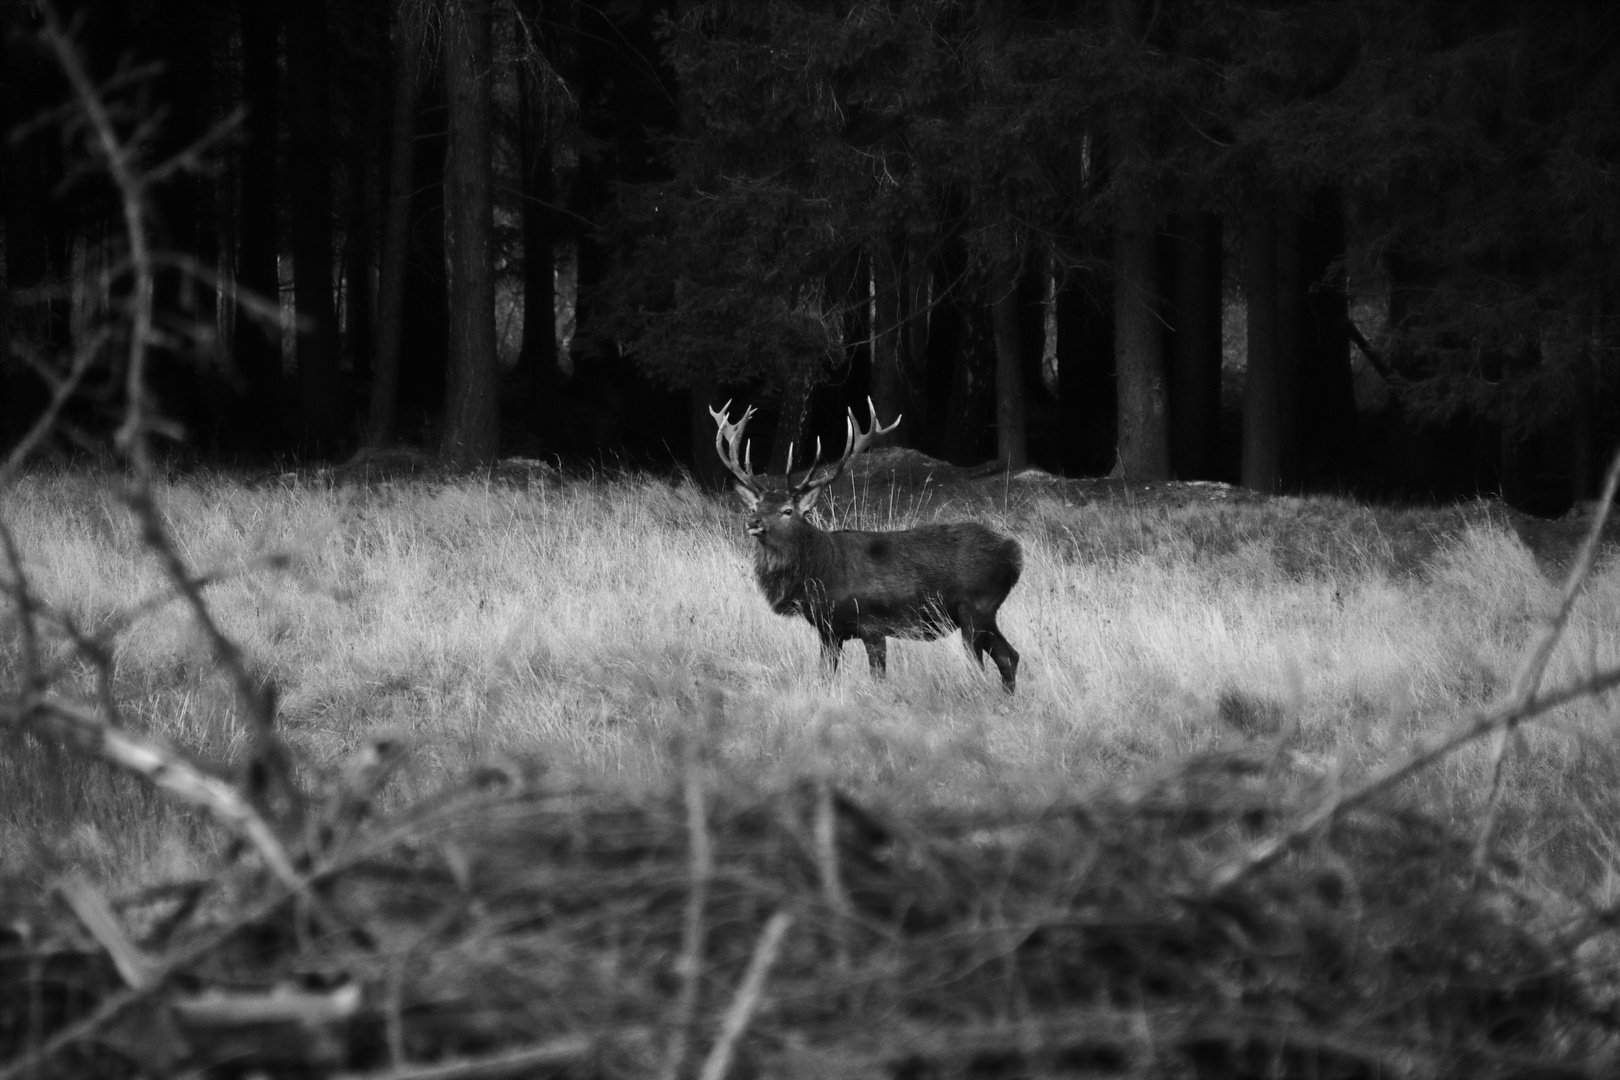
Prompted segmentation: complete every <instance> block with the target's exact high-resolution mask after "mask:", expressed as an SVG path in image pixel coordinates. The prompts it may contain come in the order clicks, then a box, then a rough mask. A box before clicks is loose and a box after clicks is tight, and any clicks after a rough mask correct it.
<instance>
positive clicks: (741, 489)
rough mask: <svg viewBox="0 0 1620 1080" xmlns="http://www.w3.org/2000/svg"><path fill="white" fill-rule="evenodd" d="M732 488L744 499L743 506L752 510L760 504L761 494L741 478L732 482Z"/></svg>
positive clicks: (738, 496)
mask: <svg viewBox="0 0 1620 1080" xmlns="http://www.w3.org/2000/svg"><path fill="white" fill-rule="evenodd" d="M731 489H732V490H733V491H735V492H736V493H737V498H739V499H741V500H742V503H743V506H744V507H746V508H747V509H749V510H752V509H754V508H755V507H757V506H758V505H759V494H758V493H757V492H755V491H754V490H753V489H752V488H750V487H749V486H748V485H747V484H744V483H743V482H742V481H741V480H739V481H737V482H736V483H734V484H732V485H731Z"/></svg>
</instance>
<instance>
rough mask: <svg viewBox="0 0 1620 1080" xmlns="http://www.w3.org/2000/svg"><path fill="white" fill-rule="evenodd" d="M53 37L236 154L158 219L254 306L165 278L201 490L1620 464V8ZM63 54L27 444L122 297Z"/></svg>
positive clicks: (6, 16)
mask: <svg viewBox="0 0 1620 1080" xmlns="http://www.w3.org/2000/svg"><path fill="white" fill-rule="evenodd" d="M57 9H58V10H59V11H61V12H62V13H63V15H64V16H65V17H67V18H70V19H73V20H74V21H75V22H74V24H75V26H76V27H77V34H78V36H79V40H80V41H81V45H82V49H83V51H84V53H85V55H86V58H87V61H88V62H89V64H90V66H91V69H92V70H93V71H95V72H97V73H98V74H99V75H100V76H101V77H102V78H106V79H111V80H114V82H113V84H112V90H111V91H110V92H111V93H112V95H113V97H114V99H115V100H116V101H119V102H121V103H122V105H123V107H124V108H125V117H124V120H123V122H124V123H127V124H130V125H136V124H140V123H142V122H144V121H147V120H151V121H155V123H152V124H151V127H150V130H149V131H147V132H146V133H145V134H144V135H143V137H144V138H146V139H149V140H150V145H151V149H152V154H153V155H154V157H155V158H158V159H162V158H165V157H168V156H172V155H175V154H179V153H182V152H184V151H186V150H187V149H188V148H190V147H193V146H195V145H197V144H198V142H199V140H203V141H205V142H206V141H208V139H209V133H210V132H213V131H215V130H216V129H218V128H219V127H220V126H221V125H222V124H225V122H226V121H227V120H228V119H230V118H235V119H236V122H235V123H233V124H229V125H227V126H228V127H229V133H228V134H227V135H226V136H225V137H224V138H223V139H222V140H221V141H219V142H218V144H217V145H216V146H215V147H214V149H213V152H212V153H211V155H210V157H209V160H210V161H211V162H213V163H214V166H215V167H213V168H211V169H204V170H200V171H197V170H186V169H182V170H177V171H176V172H175V175H174V178H173V181H172V182H170V183H168V184H166V185H165V187H164V189H163V191H162V193H161V203H160V207H159V209H160V214H161V218H162V226H163V230H164V235H163V238H162V239H163V242H164V243H165V245H166V246H167V247H168V248H169V249H171V250H174V251H177V252H181V253H183V254H185V255H186V256H188V257H190V258H193V259H195V260H196V261H197V262H198V263H200V264H201V265H203V266H204V267H206V268H209V269H210V270H211V271H212V272H213V273H214V274H215V275H216V277H217V280H218V288H216V289H212V290H206V289H205V290H200V291H199V290H197V289H185V288H180V287H178V285H176V286H175V287H171V288H167V289H165V288H163V287H162V284H163V283H162V282H160V283H159V284H160V290H159V294H158V304H159V310H160V315H161V316H162V318H163V319H164V320H165V325H167V326H168V327H170V328H171V330H172V333H171V335H170V347H169V348H168V352H169V358H168V362H167V363H165V364H164V365H163V367H162V370H161V372H160V377H159V379H158V386H157V387H156V390H157V392H158V393H159V394H160V395H161V396H162V400H163V404H164V408H165V409H166V410H167V411H168V412H169V413H170V414H171V415H172V416H174V417H175V418H176V419H177V420H178V421H180V422H181V424H182V425H183V427H184V429H185V432H186V437H185V442H184V444H183V446H184V448H185V449H186V451H187V452H191V453H195V454H197V455H200V456H207V457H220V458H226V459H236V460H251V459H259V458H266V457H271V456H285V455H300V456H306V457H326V458H331V457H335V456H341V455H346V454H348V453H350V452H352V451H353V450H355V449H356V448H358V447H361V446H367V447H371V448H375V449H380V448H385V447H390V446H394V445H400V444H405V445H412V446H417V447H420V448H423V449H425V450H427V451H428V452H430V453H434V454H437V455H440V456H441V457H442V458H444V459H445V460H447V461H449V462H452V463H455V464H463V465H465V464H471V463H475V462H479V461H485V460H488V459H490V458H492V457H494V456H496V455H497V454H501V453H530V454H561V455H565V456H566V455H591V456H596V455H602V454H604V453H605V454H610V455H620V456H623V457H626V458H628V459H629V460H658V459H663V460H668V459H669V458H670V457H671V456H674V457H676V458H683V459H685V460H687V461H689V462H690V463H691V464H693V465H694V466H695V467H696V468H698V469H699V471H700V472H705V473H707V472H710V471H711V469H712V467H713V466H714V464H715V463H714V462H713V461H711V460H710V458H711V454H710V452H709V447H710V446H711V445H712V437H713V429H712V423H711V422H710V421H709V419H708V414H707V407H708V406H709V405H711V404H716V403H718V401H720V400H723V399H724V398H726V397H731V396H742V397H747V398H749V400H751V401H755V402H758V403H759V404H761V405H762V406H763V415H762V416H761V419H760V421H758V422H756V425H755V426H756V429H757V430H758V433H759V435H760V437H762V438H764V439H768V440H769V443H768V445H769V450H768V452H766V453H763V454H762V456H764V457H768V458H769V467H771V468H773V469H776V470H782V469H785V468H786V467H787V466H788V464H789V462H788V448H789V446H790V445H797V446H800V447H803V446H805V445H806V444H807V440H811V441H813V438H814V437H815V436H817V435H821V436H824V437H827V438H832V439H834V440H836V438H837V431H838V430H839V429H838V427H837V424H838V418H839V417H840V416H841V415H842V412H843V409H844V407H845V406H846V405H847V404H850V403H852V402H856V401H859V400H860V399H862V398H864V397H866V396H868V395H870V396H871V397H872V398H873V400H874V401H875V402H876V404H877V407H878V410H879V413H880V414H881V415H882V416H884V417H885V418H888V417H892V416H894V415H897V414H904V416H905V422H904V424H903V426H902V427H901V429H900V430H899V431H898V432H897V433H896V435H895V436H892V437H891V440H895V441H898V442H900V443H901V444H903V445H907V446H912V447H916V448H918V449H921V450H924V451H926V452H928V453H931V454H934V455H937V456H940V457H943V458H946V459H949V460H952V461H956V462H962V463H969V462H979V461H985V460H990V459H999V460H1000V461H1002V462H1005V463H1007V464H1009V465H1013V466H1017V465H1020V464H1023V463H1025V462H1026V461H1028V462H1033V463H1036V464H1040V465H1043V466H1045V467H1048V468H1052V469H1061V470H1063V471H1065V472H1068V473H1069V474H1071V475H1084V474H1091V475H1100V474H1106V473H1112V474H1114V475H1118V476H1122V477H1125V478H1128V479H1144V480H1154V479H1166V478H1172V477H1178V478H1185V479H1205V478H1219V479H1229V480H1234V481H1241V482H1242V483H1243V484H1245V485H1247V486H1250V487H1253V488H1257V489H1260V490H1266V491H1272V490H1299V489H1306V488H1331V489H1355V490H1362V491H1366V492H1369V493H1385V494H1408V495H1420V496H1422V495H1450V494H1459V493H1472V492H1475V491H1501V492H1503V493H1504V494H1505V495H1507V496H1508V497H1510V498H1513V499H1515V500H1517V501H1521V502H1525V503H1536V504H1545V505H1547V506H1549V507H1550V506H1552V505H1555V504H1557V503H1558V502H1560V501H1565V502H1567V500H1568V499H1569V498H1571V497H1576V498H1578V497H1582V496H1585V495H1589V494H1590V493H1591V492H1592V489H1593V484H1594V480H1595V476H1596V472H1597V470H1598V459H1599V458H1600V457H1601V456H1602V455H1604V454H1606V453H1607V452H1609V450H1610V448H1611V447H1612V446H1613V444H1614V443H1615V442H1616V435H1617V427H1620V424H1617V420H1620V416H1617V413H1620V410H1617V409H1616V407H1615V406H1616V400H1615V393H1614V390H1615V385H1616V375H1617V373H1616V344H1617V332H1616V331H1617V323H1616V318H1617V314H1620V313H1617V311H1616V306H1617V303H1620V300H1617V297H1620V291H1617V290H1620V280H1617V274H1616V259H1617V250H1620V249H1617V245H1616V242H1615V241H1616V231H1617V230H1616V226H1617V222H1616V215H1617V210H1620V198H1617V196H1620V190H1617V184H1616V179H1615V177H1616V175H1617V173H1616V163H1617V158H1620V41H1617V39H1616V34H1617V31H1620V16H1617V15H1616V14H1614V13H1612V12H1611V10H1610V6H1609V5H1606V4H1601V3H1597V2H1570V3H1563V4H1558V5H1548V4H1544V3H1540V2H1537V0H1490V2H1486V0H1480V2H1475V3H1454V2H1443V0H1401V2H1397V0H1342V2H1320V3H1297V2H1291V3H1281V2H1260V0H1228V2H1212V0H1211V2H1188V3H1180V4H1163V3H1156V2H1151V0H1092V2H1081V3H1074V2H1067V3H1064V2H1058V0H1015V2H1005V3H1004V2H990V0H843V2H837V3H834V2H809V0H800V2H788V0H769V2H757V3H752V2H731V3H726V2H707V3H690V2H670V0H665V2H657V3H655V2H650V0H644V2H637V0H617V2H608V0H597V2H585V0H387V2H383V0H264V2H249V0H240V2H237V3H205V2H202V0H146V2H144V3H133V4H131V3H113V2H111V0H105V2H95V0H77V2H73V0H60V2H59V3H58V5H57ZM39 17H40V16H39V12H38V9H37V6H36V5H35V4H34V3H32V2H28V0H0V20H3V28H4V32H5V64H4V68H3V70H0V105H3V120H4V123H5V125H6V126H7V128H8V129H11V130H14V132H15V134H14V135H13V137H12V138H10V139H9V140H8V141H7V142H6V143H5V147H4V157H3V169H0V198H3V203H4V209H5V217H4V233H3V237H4V250H5V263H4V270H5V279H4V280H5V286H6V292H5V296H6V302H5V305H4V309H3V318H4V320H5V328H6V335H7V338H8V340H10V341H11V342H12V348H11V349H10V352H9V355H8V357H7V359H6V360H5V363H4V384H3V393H4V399H5V400H4V410H3V413H0V419H3V423H4V434H5V436H6V438H7V439H8V440H9V439H10V438H13V437H15V434H16V432H17V431H18V430H19V425H21V424H22V423H23V422H25V420H26V417H27V415H28V412H29V410H30V408H31V407H32V406H33V405H34V404H35V403H37V401H38V399H39V398H40V397H41V395H42V394H43V392H44V391H43V387H42V385H41V384H40V383H39V381H38V379H37V378H36V377H35V376H34V375H33V374H32V369H31V367H30V363H31V362H34V361H37V360H38V358H39V357H41V356H48V355H49V354H50V353H51V351H52V350H60V349H62V348H64V347H65V346H66V344H67V343H68V339H69V338H70V336H71V335H72V334H73V332H74V327H75V325H77V322H78V320H76V317H75V312H78V311H82V310H84V309H85V306H86V305H91V306H93V305H94V304H96V303H97V302H98V300H97V297H96V296H95V295H94V293H95V289H94V287H93V283H94V281H95V280H97V279H96V275H95V270H96V268H97V267H98V266H102V265H105V264H106V263H107V262H108V260H112V259H116V258H117V253H116V252H115V251H111V250H109V249H108V248H107V240H106V238H107V237H108V236H109V235H110V233H109V230H108V229H107V226H106V222H107V219H108V214H109V206H108V203H107V199H108V193H107V192H105V191H100V190H97V189H96V188H95V187H94V186H93V185H91V184H88V183H72V182H68V183H64V181H65V180H67V181H71V180H72V178H71V177H69V176H66V175H65V169H66V166H65V164H64V162H66V161H68V160H71V155H70V154H66V153H65V152H64V147H63V146H62V142H61V138H60V136H59V135H58V133H57V132H56V131H54V130H53V129H52V127H51V126H50V125H49V124H37V123H33V121H34V119H35V118H36V117H38V116H40V115H41V114H42V113H43V112H45V111H46V110H48V109H50V108H51V107H52V106H53V105H54V104H55V103H56V102H58V101H60V100H61V98H62V97H63V88H62V86H61V84H60V80H59V78H57V77H56V76H55V75H54V74H53V72H52V70H51V68H50V65H49V64H48V63H46V62H45V59H44V54H43V53H42V52H41V50H40V49H39V47H38V45H37V42H36V41H35V39H34V38H33V36H32V34H31V31H32V30H33V29H34V28H35V25H36V24H37V22H38V20H39ZM143 64H151V65H154V66H153V67H152V69H151V71H150V73H149V76H150V77H149V78H146V79H144V80H132V79H120V78H119V73H120V72H125V73H129V72H132V71H134V70H135V69H136V68H138V67H139V66H140V65H143ZM178 280H179V278H178V276H177V277H176V278H175V281H176V282H178ZM250 295H258V296H263V297H269V298H272V299H273V300H276V301H277V302H279V303H280V304H281V305H282V306H283V307H284V308H285V309H286V312H287V317H286V318H284V319H283V320H282V323H281V328H280V332H279V333H278V332H277V328H276V327H275V326H274V325H272V324H268V323H266V322H265V321H264V320H258V319H254V318H251V317H249V314H248V312H247V310H246V309H245V308H244V307H243V301H242V299H241V298H242V297H246V296H250ZM30 357H32V358H33V360H32V361H31V360H30ZM115 385H116V381H115V380H114V379H111V378H108V379H106V380H105V381H104V393H105V394H107V395H113V394H115V393H116V390H115V389H114V387H115ZM93 413H94V402H92V403H91V404H90V406H88V407H87V409H86V412H85V416H86V417H90V416H92V415H93ZM765 445H766V444H762V447H761V449H762V451H763V450H764V448H765Z"/></svg>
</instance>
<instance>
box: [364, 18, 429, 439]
mask: <svg viewBox="0 0 1620 1080" xmlns="http://www.w3.org/2000/svg"><path fill="white" fill-rule="evenodd" d="M413 14H414V13H413V12H412V11H411V10H410V8H409V5H408V4H407V3H404V2H399V3H395V4H394V5H393V15H392V18H393V22H392V24H391V25H390V26H389V31H388V44H389V58H390V61H391V62H392V63H393V91H392V100H391V101H390V103H389V108H390V113H389V117H390V119H389V125H388V195H387V204H386V208H385V210H384V215H383V236H382V261H381V265H380V266H379V268H378V275H377V336H376V349H377V351H376V353H375V356H374V358H373V360H372V363H371V402H370V411H369V413H368V416H367V420H366V445H367V446H371V447H383V446H387V445H389V444H390V443H392V442H393V441H394V433H395V426H396V423H397V421H398V408H399V352H400V335H401V333H402V332H403V330H404V314H405V312H404V308H405V268H406V263H407V261H408V260H409V258H410V241H411V187H412V175H413V170H414V165H415V154H416V103H417V97H418V96H419V93H420V80H419V76H418V74H417V67H418V64H419V63H420V61H421V55H420V54H421V39H420V37H419V36H418V28H417V25H416V23H415V22H414V20H413Z"/></svg>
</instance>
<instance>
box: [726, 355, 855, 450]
mask: <svg viewBox="0 0 1620 1080" xmlns="http://www.w3.org/2000/svg"><path fill="white" fill-rule="evenodd" d="M815 386H816V365H815V363H814V362H813V361H810V360H806V361H804V362H803V363H801V364H800V365H799V366H798V367H797V368H795V369H794V371H793V372H792V373H791V374H790V375H789V376H788V380H787V385H785V386H783V387H782V399H781V407H780V409H779V410H778V412H777V419H776V435H775V437H774V438H773V439H772V440H771V452H770V456H769V462H770V471H771V472H773V473H779V474H785V473H788V472H791V471H792V470H793V469H795V468H801V469H805V468H809V467H810V460H811V457H812V455H813V454H814V453H815V451H814V450H813V449H812V448H811V447H809V446H806V445H805V438H804V433H805V429H806V427H808V426H809V421H810V394H811V393H812V392H813V391H814V390H815ZM824 449H826V450H828V451H831V450H832V449H833V448H832V447H825V448H824ZM739 452H740V451H739Z"/></svg>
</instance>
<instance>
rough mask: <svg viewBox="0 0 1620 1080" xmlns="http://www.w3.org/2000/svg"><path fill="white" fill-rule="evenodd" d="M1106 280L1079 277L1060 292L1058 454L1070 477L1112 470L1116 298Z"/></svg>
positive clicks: (1098, 276)
mask: <svg viewBox="0 0 1620 1080" xmlns="http://www.w3.org/2000/svg"><path fill="white" fill-rule="evenodd" d="M1111 287H1112V283H1111V282H1110V281H1109V280H1108V279H1107V278H1106V277H1105V276H1104V275H1102V274H1095V273H1077V274H1073V275H1071V276H1070V278H1069V280H1068V281H1067V282H1064V283H1063V284H1062V285H1061V286H1060V287H1059V288H1058V294H1057V324H1058V327H1057V354H1058V355H1057V361H1058V415H1059V416H1060V417H1061V418H1062V429H1063V442H1062V445H1061V446H1060V448H1059V452H1060V454H1061V455H1062V461H1063V471H1064V474H1065V475H1066V476H1097V475H1099V474H1103V473H1107V472H1108V471H1109V470H1110V469H1111V468H1113V464H1114V459H1115V454H1116V451H1115V443H1116V441H1117V440H1116V437H1115V436H1116V433H1117V431H1118V428H1117V417H1118V410H1117V408H1116V407H1115V382H1114V298H1113V293H1112V291H1111Z"/></svg>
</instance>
